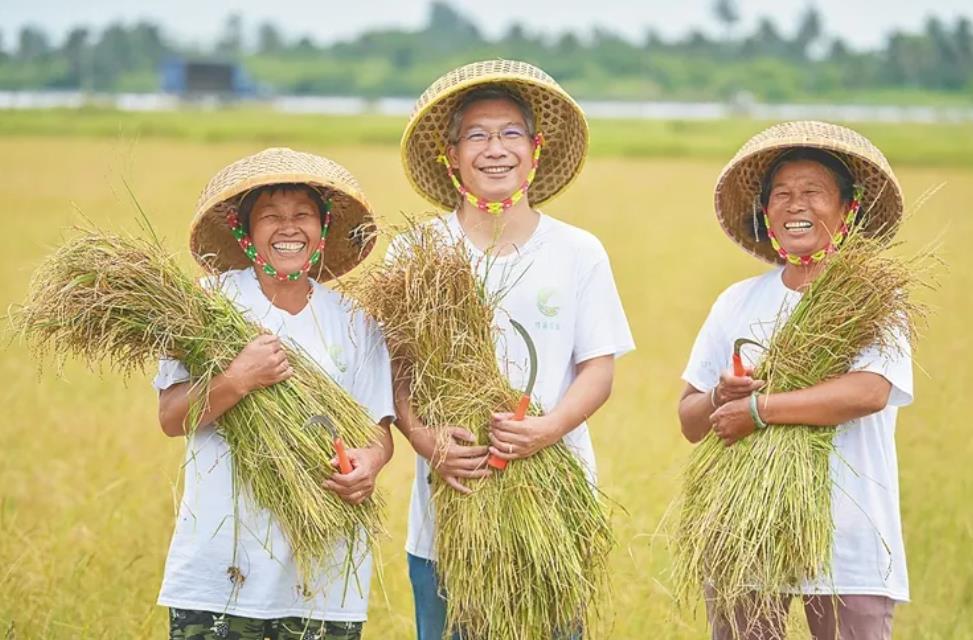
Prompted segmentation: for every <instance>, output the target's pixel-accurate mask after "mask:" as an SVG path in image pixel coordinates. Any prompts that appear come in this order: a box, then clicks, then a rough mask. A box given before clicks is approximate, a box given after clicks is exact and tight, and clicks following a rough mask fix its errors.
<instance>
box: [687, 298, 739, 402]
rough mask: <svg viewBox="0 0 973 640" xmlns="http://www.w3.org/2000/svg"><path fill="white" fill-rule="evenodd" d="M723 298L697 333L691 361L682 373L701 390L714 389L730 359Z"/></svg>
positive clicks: (716, 303)
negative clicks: (724, 333) (722, 318)
mask: <svg viewBox="0 0 973 640" xmlns="http://www.w3.org/2000/svg"><path fill="white" fill-rule="evenodd" d="M722 307H723V305H722V304H721V299H717V300H716V302H715V303H713V307H712V308H711V309H710V312H709V315H707V316H706V321H705V322H703V326H702V328H701V329H700V330H699V333H698V334H697V335H696V341H695V342H694V343H693V349H692V351H691V352H690V354H689V362H687V363H686V369H685V370H684V371H683V373H682V379H683V380H685V381H686V382H687V383H689V384H691V385H692V386H693V387H694V388H695V389H697V390H699V391H706V390H707V389H712V388H713V387H715V386H716V384H717V383H718V382H719V381H720V372H721V371H722V370H723V369H724V368H726V366H727V364H728V363H729V361H730V356H731V355H732V354H731V351H732V350H731V349H728V345H730V344H731V343H730V341H729V340H727V339H726V338H725V337H724V335H723V332H722V330H721V329H720V327H721V326H723V322H722V320H721V315H722V312H721V309H722Z"/></svg>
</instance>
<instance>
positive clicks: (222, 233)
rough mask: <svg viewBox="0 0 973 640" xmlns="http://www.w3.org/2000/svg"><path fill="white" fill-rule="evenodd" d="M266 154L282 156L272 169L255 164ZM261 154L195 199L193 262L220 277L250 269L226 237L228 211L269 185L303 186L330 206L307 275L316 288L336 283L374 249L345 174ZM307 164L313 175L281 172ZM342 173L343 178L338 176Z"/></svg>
mask: <svg viewBox="0 0 973 640" xmlns="http://www.w3.org/2000/svg"><path fill="white" fill-rule="evenodd" d="M271 151H277V152H278V155H279V156H282V157H278V158H276V159H275V160H277V162H276V163H269V162H265V160H267V158H266V157H264V158H261V154H267V153H268V152H271ZM261 154H256V155H254V156H250V157H248V158H244V159H243V160H241V161H238V162H236V163H233V164H232V165H230V166H228V167H226V168H225V169H224V170H223V171H221V172H220V173H219V174H217V176H216V177H214V179H213V180H211V181H210V184H209V185H207V188H206V189H204V191H203V194H202V195H201V196H200V202H199V204H198V205H197V209H196V215H195V217H194V219H193V221H192V224H191V227H190V233H189V245H190V250H191V251H192V254H193V256H194V257H195V258H196V261H197V262H198V263H199V264H200V265H201V266H202V267H203V268H204V269H205V270H207V271H208V272H210V273H222V272H224V271H227V270H230V269H242V268H245V267H247V266H249V265H250V264H252V263H251V261H250V259H249V258H248V257H247V255H246V254H245V253H244V252H243V250H242V249H241V248H240V245H239V243H238V242H237V241H236V239H235V238H234V237H233V235H232V233H231V232H230V227H229V224H228V223H227V220H226V216H227V213H228V212H229V210H230V208H231V207H236V206H238V205H239V202H240V200H241V199H242V198H243V196H244V195H245V194H246V193H247V192H249V191H251V190H252V189H255V188H258V187H262V186H267V185H274V184H306V185H308V186H312V187H315V188H317V189H318V190H320V191H321V192H322V195H323V196H324V197H326V198H328V199H330V200H331V227H330V229H329V232H328V240H327V244H326V246H325V249H324V252H323V254H322V259H321V261H320V262H319V263H318V264H317V265H316V266H315V267H312V269H311V270H310V272H309V275H310V276H311V277H313V278H315V279H316V280H318V281H319V282H326V281H328V280H331V279H333V278H337V277H339V276H341V275H343V274H345V273H347V272H348V271H350V270H351V269H353V268H354V267H355V266H356V265H358V264H359V263H360V262H361V261H362V260H364V259H365V258H366V257H367V256H368V254H369V253H370V252H371V250H372V249H373V248H374V246H375V240H376V235H377V227H376V224H375V221H374V215H373V213H372V209H371V207H370V205H369V204H368V201H367V200H366V199H365V197H364V195H363V194H362V193H361V191H360V190H359V189H358V188H357V184H349V182H350V181H349V180H348V179H347V178H349V177H350V175H351V174H348V173H347V171H346V170H345V169H344V168H343V167H341V166H340V165H337V164H336V163H333V162H331V161H330V160H328V159H327V158H321V157H319V156H312V155H311V154H303V153H300V152H295V151H291V150H290V149H287V150H266V151H264V152H261ZM291 154H293V155H291ZM288 160H290V162H288ZM281 161H282V162H281ZM241 163H243V164H242V165H241ZM308 163H309V164H310V165H311V168H313V169H316V170H314V171H306V170H305V171H287V170H286V169H287V168H299V167H301V166H302V165H305V164H308ZM277 165H283V166H277ZM281 169H284V170H281ZM342 172H344V174H346V175H342ZM228 174H230V175H228ZM342 178H345V179H342ZM351 180H353V178H351Z"/></svg>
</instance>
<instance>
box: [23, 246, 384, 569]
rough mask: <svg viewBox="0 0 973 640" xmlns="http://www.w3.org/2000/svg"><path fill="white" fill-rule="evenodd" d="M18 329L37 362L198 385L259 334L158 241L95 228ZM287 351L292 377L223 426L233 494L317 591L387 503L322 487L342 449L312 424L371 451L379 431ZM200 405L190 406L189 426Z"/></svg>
mask: <svg viewBox="0 0 973 640" xmlns="http://www.w3.org/2000/svg"><path fill="white" fill-rule="evenodd" d="M15 323H16V326H17V329H18V331H19V333H20V334H21V335H22V336H23V338H24V339H25V341H26V343H27V345H28V347H29V348H30V349H31V350H32V351H33V352H34V353H35V354H37V355H38V356H40V357H43V356H45V355H49V356H54V357H55V358H56V359H58V360H59V362H63V360H64V358H66V357H67V356H68V355H72V354H73V355H76V356H80V357H81V358H82V359H83V360H85V361H86V362H87V363H88V364H89V366H93V365H97V364H100V363H106V364H107V365H108V366H109V367H110V368H111V369H113V370H115V371H118V372H120V373H123V374H130V373H132V372H134V371H136V370H142V369H143V368H144V367H145V366H146V365H148V366H152V365H154V364H155V362H156V361H157V360H159V359H160V358H164V357H171V358H178V359H179V360H181V361H182V362H183V363H184V364H185V365H186V367H187V368H188V369H189V372H190V375H191V379H192V381H193V382H194V384H196V385H199V387H200V388H204V387H205V385H207V384H208V381H209V380H210V379H211V378H212V377H213V376H215V375H216V374H218V373H219V372H220V371H222V370H223V369H224V368H225V367H226V366H227V365H228V364H229V362H230V361H231V360H232V359H233V358H234V357H235V356H236V355H237V354H238V353H239V352H240V350H241V349H242V348H243V347H244V346H245V345H247V344H248V343H249V342H250V341H251V340H252V339H253V338H255V337H256V336H258V335H259V334H260V333H261V332H262V330H261V328H260V327H258V326H257V325H255V324H253V323H251V322H248V321H247V320H246V319H245V317H244V316H243V314H242V313H241V312H240V311H239V310H238V309H237V308H236V307H235V306H234V305H233V304H232V303H231V302H230V301H229V300H228V299H227V298H226V297H224V296H223V295H221V294H219V293H218V292H215V291H207V290H204V289H203V288H201V287H200V286H199V285H198V284H197V283H196V282H195V281H193V279H192V278H190V277H189V276H187V275H186V274H184V273H183V272H182V271H181V270H180V269H179V268H178V267H177V266H176V264H175V261H174V260H173V259H172V258H171V256H170V255H168V254H167V253H166V252H165V250H164V249H163V248H162V247H161V245H159V244H158V243H156V242H153V241H147V240H143V239H138V238H129V237H122V236H118V235H112V234H108V233H103V232H100V231H93V230H87V231H84V232H83V233H82V234H81V235H79V236H78V237H76V238H74V239H73V240H70V241H69V242H67V243H66V244H64V245H63V246H62V247H61V248H60V249H58V250H57V251H56V252H55V253H54V254H53V255H51V256H50V257H49V258H47V259H46V260H45V261H44V262H43V263H42V264H41V265H40V267H39V268H38V269H37V271H36V272H35V273H34V275H33V277H32V279H31V282H30V288H29V294H28V297H27V300H26V301H25V303H24V305H23V306H22V307H21V308H19V309H18V310H16V311H15ZM285 349H286V351H287V357H288V360H289V362H290V363H291V365H292V367H293V369H294V376H293V377H292V378H290V379H289V380H286V381H284V382H281V383H278V384H275V385H273V386H271V387H268V388H265V389H261V390H258V391H254V392H252V393H250V394H248V395H247V396H245V397H244V398H243V400H241V401H240V402H239V403H238V404H237V405H236V406H235V407H233V408H232V409H230V410H229V411H227V412H226V413H225V414H223V416H222V417H221V418H220V420H219V425H220V431H221V433H222V435H223V437H225V438H226V441H227V444H228V445H229V447H230V451H231V452H232V455H233V472H234V486H235V488H241V487H242V488H245V493H246V494H247V495H248V496H250V497H251V498H252V500H253V501H254V502H255V503H256V504H257V505H259V506H261V507H264V508H266V509H269V510H270V511H271V512H272V513H274V515H275V516H276V517H277V518H278V520H279V522H280V524H281V527H282V529H283V531H284V533H285V535H286V536H287V539H288V542H289V543H290V545H291V548H292V550H293V553H294V556H295V562H296V564H297V567H298V570H299V571H300V574H301V575H302V576H303V577H304V579H305V581H306V583H308V584H313V582H314V579H315V576H316V575H317V574H318V573H319V572H320V570H321V567H322V562H323V561H325V560H327V559H329V558H330V557H331V554H332V553H333V551H334V549H335V546H336V545H338V544H343V543H344V542H343V541H345V540H359V539H360V538H361V535H362V533H361V532H364V536H365V538H366V542H365V544H369V543H370V540H371V539H372V538H373V537H374V536H375V535H376V534H377V533H378V532H379V531H380V529H381V515H382V514H381V511H382V505H381V501H380V499H378V498H375V497H373V498H372V499H370V500H368V501H366V502H365V503H364V504H363V505H360V506H352V505H349V504H347V503H345V502H343V501H342V500H341V499H339V498H338V497H337V496H336V495H335V494H334V493H333V492H331V491H328V490H326V489H324V488H323V487H322V483H323V482H324V480H326V479H327V478H328V477H330V475H331V474H332V473H333V469H332V467H331V465H330V462H329V461H330V459H331V458H332V456H333V455H334V449H333V446H332V443H331V439H330V438H329V437H327V435H326V434H325V433H324V432H323V430H320V429H305V428H304V426H303V425H304V422H305V420H306V419H307V418H308V417H309V416H311V415H314V414H327V415H328V416H330V417H331V418H332V420H333V422H334V424H335V426H336V427H337V429H338V431H339V432H340V435H341V436H342V437H343V439H344V441H345V442H346V443H347V444H348V446H350V447H363V446H368V445H369V444H371V443H373V442H375V441H376V436H377V432H376V426H375V424H374V423H373V422H372V420H371V419H370V418H369V416H368V415H367V414H366V413H365V411H364V409H362V408H361V407H360V406H359V405H358V404H357V403H356V402H355V401H354V399H352V398H351V396H349V395H348V394H347V392H345V391H344V389H342V388H341V387H340V386H339V385H338V384H337V383H336V382H334V381H333V380H332V379H331V378H330V377H329V376H328V374H327V373H325V371H324V370H323V369H321V368H320V367H319V366H318V365H317V364H315V363H314V362H313V361H312V360H310V359H309V358H308V357H307V356H306V355H305V354H303V353H301V352H300V351H298V350H295V349H294V348H291V347H289V346H286V345H285ZM199 395H200V396H201V397H205V394H199ZM201 405H202V401H197V402H195V403H194V406H192V407H191V409H190V420H189V422H190V423H192V424H195V422H196V420H195V417H198V416H199V415H200V414H201V413H202V411H203V409H204V407H203V406H201ZM193 428H195V426H194V427H193ZM351 555H353V554H349V557H350V556H351Z"/></svg>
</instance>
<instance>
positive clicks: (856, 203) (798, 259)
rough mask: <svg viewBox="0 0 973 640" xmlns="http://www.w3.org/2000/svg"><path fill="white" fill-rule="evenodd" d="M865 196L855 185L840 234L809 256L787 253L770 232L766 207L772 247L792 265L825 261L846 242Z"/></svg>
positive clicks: (765, 212) (836, 234)
mask: <svg viewBox="0 0 973 640" xmlns="http://www.w3.org/2000/svg"><path fill="white" fill-rule="evenodd" d="M863 194H864V189H863V188H862V186H861V185H858V184H856V185H855V193H854V196H853V197H852V199H851V208H850V209H849V210H848V213H847V214H846V215H845V219H844V220H843V221H842V223H841V228H839V229H838V232H837V233H835V234H834V237H833V238H831V241H830V242H828V246H827V247H825V248H824V249H821V250H820V251H815V252H814V253H812V254H811V255H809V256H795V255H792V254H790V253H788V252H787V249H785V248H784V247H782V246H781V245H780V241H779V240H778V239H777V235H776V234H774V232H773V231H771V230H770V217H769V216H768V215H767V208H766V207H764V224H765V225H767V235H768V236H770V246H772V247H773V248H774V251H776V252H777V255H779V256H780V257H781V258H783V259H784V260H787V261H788V262H790V263H791V264H796V265H804V266H806V265H809V264H812V263H815V262H821V261H822V260H824V258H825V256H828V255H831V254H832V253H834V252H835V251H837V250H838V248H839V247H840V246H841V243H842V242H844V241H845V237H846V236H847V235H848V230H849V229H850V228H851V225H852V224H854V222H855V216H857V215H858V210H859V209H860V208H861V201H862V195H863Z"/></svg>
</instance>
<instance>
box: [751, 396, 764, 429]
mask: <svg viewBox="0 0 973 640" xmlns="http://www.w3.org/2000/svg"><path fill="white" fill-rule="evenodd" d="M750 417H751V418H753V425H754V426H755V427H757V429H766V428H767V423H766V422H764V421H763V418H761V417H760V412H759V411H757V392H756V391H754V392H753V393H751V394H750Z"/></svg>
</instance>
